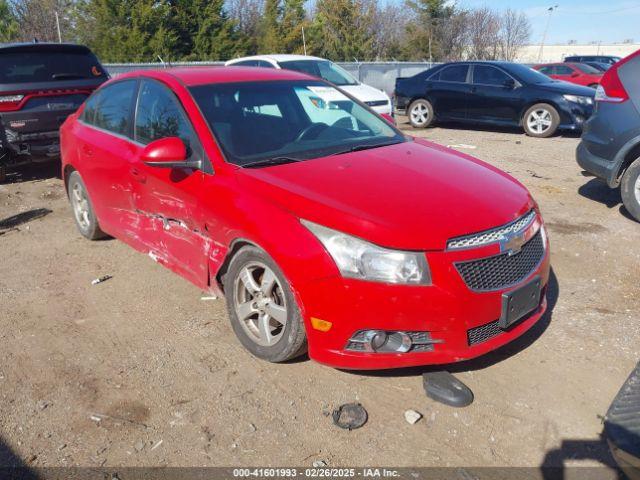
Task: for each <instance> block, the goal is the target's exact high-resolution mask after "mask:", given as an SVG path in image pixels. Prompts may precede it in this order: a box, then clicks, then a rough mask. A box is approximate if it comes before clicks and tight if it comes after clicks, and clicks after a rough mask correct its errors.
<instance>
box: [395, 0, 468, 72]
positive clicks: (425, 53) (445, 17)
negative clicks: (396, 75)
mask: <svg viewBox="0 0 640 480" xmlns="http://www.w3.org/2000/svg"><path fill="white" fill-rule="evenodd" d="M406 5H407V7H408V8H409V9H410V10H412V11H413V13H414V14H415V20H414V21H413V22H410V23H409V24H408V25H407V37H408V38H407V42H406V44H405V49H406V55H405V56H408V57H409V58H414V59H429V60H430V61H432V60H433V61H436V60H440V59H443V58H446V56H447V55H448V52H447V51H446V49H445V47H444V46H443V43H442V41H441V37H442V36H443V35H444V33H446V32H445V30H446V29H447V25H448V24H449V20H450V19H451V18H452V17H453V16H454V15H455V13H456V7H455V3H454V4H450V2H448V1H447V0H406Z"/></svg>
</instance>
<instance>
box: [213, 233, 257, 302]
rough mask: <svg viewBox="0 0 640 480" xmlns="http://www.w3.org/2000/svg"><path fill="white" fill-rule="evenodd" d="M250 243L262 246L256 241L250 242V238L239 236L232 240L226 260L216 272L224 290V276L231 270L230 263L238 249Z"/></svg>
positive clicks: (219, 285) (219, 284) (216, 278)
mask: <svg viewBox="0 0 640 480" xmlns="http://www.w3.org/2000/svg"><path fill="white" fill-rule="evenodd" d="M248 245H251V246H253V247H257V248H260V247H259V246H258V245H256V244H255V243H253V242H250V241H249V240H246V239H244V238H238V239H236V240H234V241H233V242H231V246H230V247H229V250H228V251H227V255H226V256H225V258H224V261H223V262H222V265H220V268H219V269H218V272H217V273H216V277H215V280H216V282H217V284H218V287H220V290H221V291H222V292H224V276H225V275H226V274H227V271H228V270H229V264H230V263H231V259H232V258H233V257H235V255H236V253H238V251H239V250H240V249H241V248H243V247H246V246H248Z"/></svg>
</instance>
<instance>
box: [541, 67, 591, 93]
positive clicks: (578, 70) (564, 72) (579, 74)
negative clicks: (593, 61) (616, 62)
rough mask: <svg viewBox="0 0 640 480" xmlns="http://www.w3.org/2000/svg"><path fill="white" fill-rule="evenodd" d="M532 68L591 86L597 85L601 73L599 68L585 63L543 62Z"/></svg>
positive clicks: (551, 75)
mask: <svg viewBox="0 0 640 480" xmlns="http://www.w3.org/2000/svg"><path fill="white" fill-rule="evenodd" d="M533 68H534V69H535V70H538V71H539V72H540V73H544V74H545V75H547V76H548V77H551V78H554V79H556V80H564V81H565V82H570V83H575V84H577V85H583V86H585V87H591V88H596V87H597V86H598V84H599V83H600V80H601V79H602V74H603V72H601V71H600V70H597V69H595V68H594V67H592V66H590V65H587V64H585V63H573V62H562V63H545V64H542V65H536V66H535V67H533Z"/></svg>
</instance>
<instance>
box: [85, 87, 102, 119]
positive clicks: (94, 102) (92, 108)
mask: <svg viewBox="0 0 640 480" xmlns="http://www.w3.org/2000/svg"><path fill="white" fill-rule="evenodd" d="M99 101H100V92H96V93H94V94H93V95H91V96H90V97H89V99H88V100H87V102H86V103H85V105H84V110H82V115H81V116H80V120H82V121H83V122H85V123H88V124H90V125H93V122H94V120H95V118H96V109H97V108H98V102H99Z"/></svg>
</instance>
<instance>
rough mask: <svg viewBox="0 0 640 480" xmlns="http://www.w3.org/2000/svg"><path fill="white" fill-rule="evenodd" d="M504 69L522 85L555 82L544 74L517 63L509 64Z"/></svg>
mask: <svg viewBox="0 0 640 480" xmlns="http://www.w3.org/2000/svg"><path fill="white" fill-rule="evenodd" d="M505 69H506V70H507V71H508V72H509V73H511V74H513V75H514V76H515V77H516V78H517V79H518V80H520V81H521V82H523V83H552V82H554V81H555V80H553V79H551V78H549V77H547V76H546V75H545V74H544V73H540V72H538V71H537V70H534V69H533V68H530V67H526V66H524V65H521V64H518V63H511V64H509V65H508V68H506V67H505Z"/></svg>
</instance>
